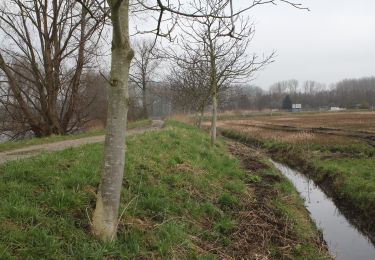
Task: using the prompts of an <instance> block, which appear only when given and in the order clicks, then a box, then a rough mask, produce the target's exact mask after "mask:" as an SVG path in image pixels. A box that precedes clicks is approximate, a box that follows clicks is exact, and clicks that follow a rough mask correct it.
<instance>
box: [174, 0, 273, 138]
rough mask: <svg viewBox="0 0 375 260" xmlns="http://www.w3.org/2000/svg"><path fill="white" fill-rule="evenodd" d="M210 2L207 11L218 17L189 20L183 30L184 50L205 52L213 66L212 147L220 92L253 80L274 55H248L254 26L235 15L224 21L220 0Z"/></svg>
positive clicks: (205, 58)
mask: <svg viewBox="0 0 375 260" xmlns="http://www.w3.org/2000/svg"><path fill="white" fill-rule="evenodd" d="M207 3H208V5H207V8H208V9H209V10H210V12H212V13H215V16H213V17H210V16H206V17H188V18H187V19H186V20H187V21H186V22H185V23H184V24H183V27H182V28H181V29H182V30H183V31H184V33H185V34H186V35H188V37H185V38H186V39H187V40H185V41H184V49H185V50H186V51H188V52H193V53H196V54H197V55H199V51H198V50H203V52H202V54H201V55H200V57H201V59H203V60H205V61H206V62H207V63H208V64H209V92H210V96H211V103H212V118H211V144H212V145H214V143H215V141H216V136H217V133H216V131H217V130H216V121H217V108H218V98H219V93H220V92H221V91H223V90H224V89H225V88H226V87H228V86H229V85H230V84H231V83H233V82H236V81H240V80H244V79H246V80H249V79H250V78H251V77H252V76H253V75H254V73H255V72H256V71H259V70H260V69H261V68H262V67H264V66H265V65H267V64H268V63H270V62H272V58H273V53H272V54H270V55H269V56H266V57H263V58H259V57H258V56H257V55H256V54H252V55H248V48H249V45H250V43H251V40H252V38H253V35H254V28H253V25H252V24H250V23H249V22H248V20H243V19H241V17H240V16H232V17H231V19H230V20H227V19H223V18H222V17H224V15H223V14H222V13H221V12H222V10H220V9H219V10H217V9H216V6H218V5H219V4H220V0H210V1H207ZM197 12H198V10H197ZM235 26H237V27H235ZM186 28H188V29H186ZM233 28H236V30H234V29H233Z"/></svg>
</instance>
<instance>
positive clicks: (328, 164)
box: [218, 112, 375, 242]
mask: <svg viewBox="0 0 375 260" xmlns="http://www.w3.org/2000/svg"><path fill="white" fill-rule="evenodd" d="M218 127H219V129H220V130H221V132H222V134H223V135H224V136H227V137H230V138H233V139H236V140H240V141H241V142H243V143H246V144H248V145H250V146H253V147H257V148H260V149H264V150H265V151H266V152H268V154H269V155H270V156H271V157H272V158H273V159H275V160H277V161H279V162H283V163H286V164H288V165H289V166H292V167H294V168H297V169H299V170H301V171H302V172H303V173H305V174H306V175H308V176H309V177H310V178H311V179H313V180H314V181H315V182H316V183H317V184H318V185H320V186H321V187H322V188H323V189H324V190H325V192H326V193H327V194H328V195H329V196H331V197H333V199H334V200H335V201H336V202H337V204H338V206H339V207H340V208H341V209H342V211H343V212H344V213H345V214H346V215H347V217H348V218H349V219H350V221H352V222H353V223H354V224H355V225H356V226H358V227H359V228H360V229H361V230H362V231H363V232H364V233H366V234H367V235H368V236H369V237H370V239H371V240H372V241H373V242H374V241H375V171H374V169H375V158H374V156H375V113H374V112H340V113H300V114H299V113H287V114H285V113H283V114H279V115H274V116H270V115H268V116H264V115H263V116H249V117H248V118H241V120H236V119H233V120H230V119H226V120H222V121H219V123H218Z"/></svg>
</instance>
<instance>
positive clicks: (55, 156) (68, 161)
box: [0, 122, 311, 259]
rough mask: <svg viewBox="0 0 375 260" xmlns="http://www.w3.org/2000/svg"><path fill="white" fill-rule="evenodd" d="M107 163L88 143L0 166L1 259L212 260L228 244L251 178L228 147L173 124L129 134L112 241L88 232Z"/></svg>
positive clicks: (188, 128)
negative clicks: (216, 252)
mask: <svg viewBox="0 0 375 260" xmlns="http://www.w3.org/2000/svg"><path fill="white" fill-rule="evenodd" d="M101 158H102V144H90V145H86V146H83V147H80V148H74V149H73V148H72V149H67V150H64V151H61V152H57V153H51V154H42V155H39V156H36V157H33V158H32V159H27V160H22V161H13V162H8V163H6V164H4V165H1V166H0V197H1V203H0V259H28V258H29V259H49V258H54V259H67V258H74V259H133V258H161V259H198V258H199V259H203V258H207V259H214V258H217V257H218V256H217V255H215V250H211V251H209V249H212V248H219V249H220V248H223V250H224V249H225V248H227V247H228V246H230V245H231V240H230V239H229V237H230V236H231V234H232V232H233V230H234V228H235V226H236V224H237V223H236V221H237V218H236V214H237V212H239V211H240V210H241V208H242V207H243V199H242V198H243V197H244V196H248V190H247V185H246V181H247V180H248V177H247V173H246V172H245V171H243V170H242V169H241V166H240V163H239V162H238V161H237V160H236V159H234V158H233V156H231V155H229V153H228V151H227V147H226V144H225V143H224V142H223V141H221V140H219V142H218V143H217V145H215V146H214V147H212V148H210V138H209V136H208V135H207V134H206V133H205V132H203V131H200V130H197V129H195V128H193V127H190V126H187V125H183V124H180V123H175V122H168V123H167V128H166V129H164V130H163V131H158V132H148V133H143V134H141V135H137V136H132V137H130V138H128V140H127V155H126V174H125V177H124V184H123V191H122V201H121V209H120V211H121V212H122V211H123V209H126V210H125V211H124V214H123V215H122V218H121V221H120V224H119V231H118V237H117V240H116V241H115V242H112V243H101V242H99V241H98V240H96V239H95V238H94V237H93V236H92V235H91V233H90V217H91V215H92V210H93V208H94V205H95V189H96V187H97V185H98V181H99V172H100V167H101ZM255 180H256V181H257V182H258V181H259V180H260V177H257V178H255ZM254 183H255V182H254ZM288 208H289V207H288ZM304 218H306V216H304ZM307 218H308V217H307ZM296 221H297V220H296ZM302 243H303V244H306V246H308V244H309V243H310V242H309V240H306V241H305V242H303V241H302ZM310 246H311V245H310Z"/></svg>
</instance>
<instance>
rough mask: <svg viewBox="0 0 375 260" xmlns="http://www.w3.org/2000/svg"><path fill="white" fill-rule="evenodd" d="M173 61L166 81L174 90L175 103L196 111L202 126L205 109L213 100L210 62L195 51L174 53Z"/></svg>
mask: <svg viewBox="0 0 375 260" xmlns="http://www.w3.org/2000/svg"><path fill="white" fill-rule="evenodd" d="M198 53H199V52H198ZM171 61H172V64H171V69H170V72H169V75H168V76H167V78H166V81H167V82H168V84H169V87H170V89H171V91H172V94H173V97H174V98H173V101H174V104H175V105H176V106H179V107H182V108H185V109H188V110H189V111H190V110H193V111H195V113H196V114H197V116H196V122H195V123H196V125H197V126H198V127H199V128H200V127H201V124H202V119H203V114H204V110H205V108H206V106H207V105H209V104H210V101H211V100H210V90H209V87H210V84H209V75H210V74H209V66H208V63H207V61H205V60H202V59H201V55H198V54H197V53H194V52H183V53H182V54H180V55H174V56H173V58H172V59H171Z"/></svg>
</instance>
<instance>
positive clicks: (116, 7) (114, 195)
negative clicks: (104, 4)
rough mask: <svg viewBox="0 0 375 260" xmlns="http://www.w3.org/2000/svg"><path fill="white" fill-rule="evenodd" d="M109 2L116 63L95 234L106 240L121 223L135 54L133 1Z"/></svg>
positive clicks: (110, 238)
mask: <svg viewBox="0 0 375 260" xmlns="http://www.w3.org/2000/svg"><path fill="white" fill-rule="evenodd" d="M108 3H109V5H110V7H111V11H112V12H111V14H112V16H111V20H112V24H113V35H112V37H113V39H112V62H111V74H110V86H109V90H108V92H109V100H108V101H109V104H108V118H107V129H106V138H105V144H104V160H103V169H102V173H101V181H100V184H99V189H98V193H97V201H96V208H95V211H94V216H93V231H94V234H95V235H96V236H97V237H98V238H100V239H101V240H104V241H111V240H114V239H115V237H116V232H117V226H118V211H119V206H120V197H121V187H122V179H123V174H124V165H125V132H126V123H127V112H128V102H129V93H128V80H129V68H130V62H131V60H132V58H133V56H134V52H133V50H132V49H131V47H130V42H129V30H128V26H129V21H128V17H129V16H128V15H129V0H124V1H108Z"/></svg>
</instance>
